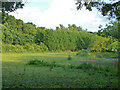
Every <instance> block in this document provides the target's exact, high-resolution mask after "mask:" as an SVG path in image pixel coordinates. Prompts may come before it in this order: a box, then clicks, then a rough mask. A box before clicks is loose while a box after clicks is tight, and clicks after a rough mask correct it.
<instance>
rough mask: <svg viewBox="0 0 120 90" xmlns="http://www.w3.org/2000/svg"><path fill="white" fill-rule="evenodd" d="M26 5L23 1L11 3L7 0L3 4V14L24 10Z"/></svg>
mask: <svg viewBox="0 0 120 90" xmlns="http://www.w3.org/2000/svg"><path fill="white" fill-rule="evenodd" d="M23 6H24V3H23V2H22V0H14V2H10V0H6V1H3V2H2V12H3V13H9V12H13V11H15V10H16V9H18V8H23Z"/></svg>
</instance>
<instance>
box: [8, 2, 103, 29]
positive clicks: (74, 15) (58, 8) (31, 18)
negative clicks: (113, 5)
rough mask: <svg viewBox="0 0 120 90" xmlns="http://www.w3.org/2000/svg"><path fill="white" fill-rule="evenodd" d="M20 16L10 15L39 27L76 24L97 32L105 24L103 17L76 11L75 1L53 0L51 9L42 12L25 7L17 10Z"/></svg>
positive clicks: (83, 10) (88, 12)
mask: <svg viewBox="0 0 120 90" xmlns="http://www.w3.org/2000/svg"><path fill="white" fill-rule="evenodd" d="M17 12H18V14H16V13H13V12H12V13H10V14H11V15H14V16H15V17H16V18H19V19H22V20H23V21H24V22H33V23H34V24H36V25H37V26H44V27H47V28H55V27H56V26H59V24H63V25H65V26H66V25H67V24H76V25H77V26H82V27H83V28H84V29H85V28H88V29H89V30H90V31H97V29H98V26H99V25H100V24H103V23H105V22H103V21H105V20H104V19H105V18H103V16H102V15H100V14H99V13H98V14H95V13H93V12H90V11H88V10H85V8H83V9H82V10H78V11H77V10H76V5H75V1H74V0H53V1H52V3H51V5H50V7H49V8H48V9H47V10H46V11H44V12H41V11H40V9H39V8H38V7H30V6H25V7H24V8H23V9H18V10H17Z"/></svg>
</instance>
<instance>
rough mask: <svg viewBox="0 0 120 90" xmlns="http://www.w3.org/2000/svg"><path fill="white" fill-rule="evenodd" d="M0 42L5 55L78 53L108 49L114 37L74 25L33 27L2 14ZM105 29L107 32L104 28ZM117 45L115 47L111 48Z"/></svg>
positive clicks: (110, 47)
mask: <svg viewBox="0 0 120 90" xmlns="http://www.w3.org/2000/svg"><path fill="white" fill-rule="evenodd" d="M1 27H2V43H3V51H5V52H10V51H11V52H12V51H15V52H22V51H38V52H41V51H67V50H70V51H78V50H81V49H91V50H96V51H106V50H111V49H112V47H113V46H112V45H114V43H116V41H117V40H116V39H114V36H111V35H109V37H108V36H106V37H105V36H103V35H102V34H101V33H103V32H100V31H98V32H97V33H89V32H87V31H85V30H83V29H82V27H80V26H79V27H77V26H76V25H75V24H72V25H70V24H68V27H64V26H63V25H62V24H60V25H59V27H56V30H53V29H47V28H45V27H36V25H34V24H33V23H31V22H28V23H24V22H23V21H22V20H20V19H16V18H15V17H14V16H11V15H6V14H5V15H4V18H3V21H2V25H1ZM107 30H108V29H107ZM116 48H117V45H114V49H116Z"/></svg>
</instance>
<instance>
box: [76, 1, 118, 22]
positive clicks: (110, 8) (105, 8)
mask: <svg viewBox="0 0 120 90" xmlns="http://www.w3.org/2000/svg"><path fill="white" fill-rule="evenodd" d="M82 1H83V3H82ZM86 1H87V2H86ZM94 1H95V0H77V3H76V5H78V6H77V9H78V10H79V9H81V8H82V7H83V6H85V7H86V9H88V10H90V11H92V7H95V8H96V9H97V10H98V11H100V12H101V14H102V15H103V16H106V15H107V16H109V17H110V18H111V17H112V18H115V19H116V20H119V21H120V1H119V0H118V1H117V2H110V3H107V2H105V1H103V2H100V1H99V0H98V2H94ZM109 1H112V0H109Z"/></svg>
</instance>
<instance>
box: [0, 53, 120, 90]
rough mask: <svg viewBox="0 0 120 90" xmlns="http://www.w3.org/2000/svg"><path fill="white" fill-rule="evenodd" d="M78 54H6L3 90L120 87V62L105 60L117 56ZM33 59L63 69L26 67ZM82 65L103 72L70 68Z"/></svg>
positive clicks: (3, 65) (3, 55) (4, 58)
mask: <svg viewBox="0 0 120 90" xmlns="http://www.w3.org/2000/svg"><path fill="white" fill-rule="evenodd" d="M76 54H77V53H76V52H71V53H67V52H66V53H3V54H2V76H3V77H2V79H3V81H2V84H3V88H107V87H108V88H118V75H117V59H103V58H108V57H115V56H117V54H114V53H99V54H96V55H95V54H90V55H78V54H77V55H76ZM69 56H70V58H71V59H70V60H69V59H68V58H69ZM32 60H38V61H41V60H42V61H44V62H47V63H49V64H50V65H51V63H52V62H54V63H56V64H58V65H61V66H60V67H52V68H51V66H44V65H43V66H39V65H26V64H28V63H29V62H30V61H32ZM82 63H90V64H92V65H94V66H96V67H102V68H103V69H97V70H95V69H93V68H90V69H87V68H79V69H77V68H68V67H69V66H70V65H73V66H74V67H75V66H78V65H81V64H82ZM84 65H85V64H84ZM108 68H109V69H110V70H108Z"/></svg>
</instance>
